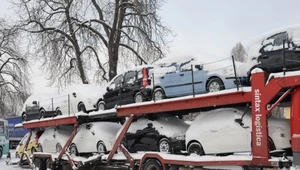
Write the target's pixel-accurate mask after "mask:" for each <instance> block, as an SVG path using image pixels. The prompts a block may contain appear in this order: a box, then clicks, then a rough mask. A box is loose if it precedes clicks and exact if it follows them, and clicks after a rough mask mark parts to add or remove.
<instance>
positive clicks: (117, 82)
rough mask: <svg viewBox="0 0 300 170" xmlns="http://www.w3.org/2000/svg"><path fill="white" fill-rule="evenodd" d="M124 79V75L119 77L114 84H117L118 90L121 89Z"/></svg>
mask: <svg viewBox="0 0 300 170" xmlns="http://www.w3.org/2000/svg"><path fill="white" fill-rule="evenodd" d="M122 79H123V75H119V76H118V77H117V78H116V79H115V81H114V84H115V88H118V87H121V86H122Z"/></svg>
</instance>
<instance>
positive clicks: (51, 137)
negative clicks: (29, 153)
mask: <svg viewBox="0 0 300 170" xmlns="http://www.w3.org/2000/svg"><path fill="white" fill-rule="evenodd" d="M45 132H46V133H45ZM45 132H44V133H45V135H47V137H46V138H45V139H44V141H43V143H42V146H43V152H51V153H55V152H56V144H57V139H56V128H53V127H51V128H48V129H47V130H46V131H45Z"/></svg>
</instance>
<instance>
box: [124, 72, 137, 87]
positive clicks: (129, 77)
mask: <svg viewBox="0 0 300 170" xmlns="http://www.w3.org/2000/svg"><path fill="white" fill-rule="evenodd" d="M136 74H137V73H136V71H129V72H127V73H126V74H125V76H124V83H125V84H133V83H134V82H135V80H136Z"/></svg>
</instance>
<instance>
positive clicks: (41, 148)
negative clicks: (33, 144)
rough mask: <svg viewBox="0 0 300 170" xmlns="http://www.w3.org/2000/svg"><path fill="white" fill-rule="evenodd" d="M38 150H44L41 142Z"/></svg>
mask: <svg viewBox="0 0 300 170" xmlns="http://www.w3.org/2000/svg"><path fill="white" fill-rule="evenodd" d="M38 151H39V152H43V146H42V145H41V144H40V143H39V145H38Z"/></svg>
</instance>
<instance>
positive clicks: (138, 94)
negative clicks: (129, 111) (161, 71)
mask: <svg viewBox="0 0 300 170" xmlns="http://www.w3.org/2000/svg"><path fill="white" fill-rule="evenodd" d="M153 67H154V66H153V65H141V66H138V67H135V68H131V69H129V70H126V71H124V72H122V73H120V74H118V75H116V76H115V77H114V78H113V79H112V80H111V81H110V82H109V83H108V85H107V87H106V90H107V92H106V93H105V94H104V96H103V98H101V99H100V100H99V101H98V102H97V103H96V104H95V107H97V108H98V110H105V109H111V108H114V107H115V106H116V105H125V104H130V103H139V102H143V101H147V100H151V89H148V88H143V87H146V86H147V85H150V83H151V80H150V76H149V70H151V69H152V68H153ZM145 96H150V97H149V98H146V97H145Z"/></svg>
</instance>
